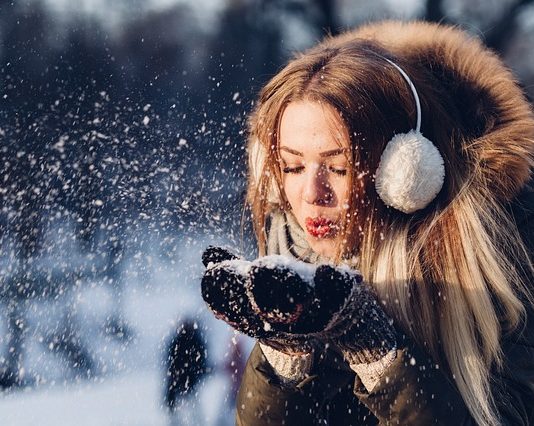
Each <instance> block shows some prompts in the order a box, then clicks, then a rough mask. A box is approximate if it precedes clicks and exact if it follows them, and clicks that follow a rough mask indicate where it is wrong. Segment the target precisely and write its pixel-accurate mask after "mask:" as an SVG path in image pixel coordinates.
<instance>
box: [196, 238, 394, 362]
mask: <svg viewBox="0 0 534 426" xmlns="http://www.w3.org/2000/svg"><path fill="white" fill-rule="evenodd" d="M221 250H223V249H216V248H208V250H206V253H213V252H217V253H218V255H217V256H213V255H212V256H207V255H206V253H205V255H204V256H203V259H207V258H208V257H209V258H216V259H217V262H216V263H210V262H207V261H204V263H205V265H206V266H207V269H206V272H205V274H204V277H203V279H202V295H203V297H204V300H205V301H206V302H207V303H208V306H209V307H210V308H211V310H212V311H213V312H214V313H215V315H216V316H217V317H218V318H221V319H223V320H224V321H226V322H227V323H228V324H230V325H231V326H233V327H234V328H235V329H237V330H239V331H241V332H243V333H245V334H247V335H249V336H251V337H255V338H258V339H260V341H262V343H266V344H269V345H270V346H273V347H275V348H277V349H279V350H282V351H284V352H288V351H289V352H292V351H294V352H299V351H306V350H310V344H312V342H313V341H314V340H315V339H317V340H320V341H323V343H329V344H333V345H334V346H335V347H337V348H338V349H339V350H340V351H341V352H342V353H343V355H344V356H345V358H346V359H347V360H348V361H349V362H350V363H351V364H359V363H369V362H374V361H377V360H379V359H380V358H381V357H383V356H384V355H386V354H387V353H388V352H390V351H392V350H393V349H394V348H395V344H396V343H395V335H394V330H393V327H392V325H391V321H390V320H389V319H388V317H387V316H386V314H385V313H384V311H383V310H382V309H381V307H380V306H379V305H378V303H377V301H376V298H375V297H374V295H373V293H372V292H371V290H370V289H369V287H368V286H367V285H365V284H364V283H363V282H362V281H363V280H362V276H361V274H360V273H359V272H357V271H354V270H351V269H349V268H347V267H333V266H330V265H320V266H318V267H316V266H314V265H310V264H307V263H304V262H300V261H292V260H289V259H287V258H286V257H283V256H266V257H262V258H259V259H257V260H255V261H254V262H248V261H245V260H242V259H238V258H237V257H236V256H234V255H232V254H231V253H230V252H227V251H221ZM221 253H226V254H225V255H222V256H221V255H220V254H221ZM284 349H285V350H284Z"/></svg>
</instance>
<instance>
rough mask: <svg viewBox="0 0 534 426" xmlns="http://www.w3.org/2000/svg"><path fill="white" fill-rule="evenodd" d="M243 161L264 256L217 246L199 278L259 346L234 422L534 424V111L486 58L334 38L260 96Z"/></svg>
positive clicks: (360, 35)
mask: <svg viewBox="0 0 534 426" xmlns="http://www.w3.org/2000/svg"><path fill="white" fill-rule="evenodd" d="M423 135H424V136H423ZM249 160H250V179H249V197H248V201H249V204H250V206H251V209H252V217H253V220H254V225H255V231H256V235H257V238H258V242H259V250H260V254H261V255H262V257H260V258H259V259H257V260H255V261H253V262H248V261H245V260H242V259H239V258H237V257H236V256H234V255H232V254H231V253H229V252H227V251H225V250H223V249H217V248H209V249H208V250H207V251H206V253H205V255H204V259H203V260H204V263H205V264H206V265H207V266H208V268H207V270H206V273H205V275H204V278H203V281H202V290H203V296H204V299H205V300H206V302H207V303H208V305H209V306H210V308H211V309H212V310H213V311H214V312H215V314H216V315H217V316H218V317H219V318H222V319H223V320H225V321H226V322H228V323H229V324H230V325H232V326H233V327H234V328H236V329H238V330H240V331H242V332H244V333H246V334H248V335H249V336H252V337H255V338H257V339H258V340H259V344H258V345H256V347H255V348H254V350H253V352H252V354H251V356H250V358H249V362H248V365H247V368H246V371H245V375H244V378H243V381H242V384H241V389H240V393H239V397H238V402H237V423H238V424H239V425H264V424H273V425H279V424H288V425H291V424H331V425H356V424H377V423H380V424H390V423H391V424H402V425H428V424H447V425H449V424H480V425H497V424H514V425H515V424H521V425H526V424H533V423H534V325H533V323H534V314H533V301H534V298H533V292H532V287H531V286H532V282H533V276H534V274H533V266H532V260H531V259H532V232H533V231H532V229H533V228H534V227H533V226H532V224H530V223H529V220H530V218H531V217H532V211H533V209H534V196H533V195H532V189H531V182H530V180H531V173H532V165H533V164H534V116H533V113H532V110H531V107H530V105H529V104H528V102H527V101H526V100H525V97H524V95H523V94H522V92H521V90H520V89H519V88H518V86H517V85H516V84H515V82H514V79H513V77H512V75H511V74H510V72H509V71H508V70H507V69H506V68H505V67H504V65H503V64H502V63H501V62H500V60H499V59H498V58H497V57H496V56H495V55H494V54H493V53H491V52H490V51H489V50H487V49H485V48H484V47H483V46H482V45H481V43H480V42H479V41H477V40H475V39H473V38H471V37H469V36H468V35H466V34H465V33H463V32H462V31H460V30H458V29H455V28H450V27H446V26H441V25H436V24H429V23H421V22H414V23H400V22H383V23H375V24H370V25H368V26H364V27H362V28H359V29H358V30H356V31H354V32H350V33H347V34H344V35H341V36H338V37H334V38H327V39H326V40H325V41H323V42H322V43H321V44H319V45H318V46H316V47H314V48H312V49H311V50H309V51H307V52H305V53H304V54H303V55H301V56H298V57H297V58H295V59H294V60H293V61H291V62H290V63H289V64H288V65H287V66H286V67H285V68H284V69H283V70H282V71H280V72H279V73H278V75H276V76H275V77H274V78H273V79H272V80H271V81H270V82H269V83H268V84H267V85H266V87H265V88H264V89H263V91H262V92H261V94H260V98H259V102H258V104H257V107H256V110H255V111H254V113H253V114H252V117H251V131H250V139H249ZM264 255H269V256H266V257H264ZM272 255H282V256H272ZM356 270H358V271H359V272H356Z"/></svg>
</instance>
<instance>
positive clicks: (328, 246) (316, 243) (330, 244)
mask: <svg viewBox="0 0 534 426" xmlns="http://www.w3.org/2000/svg"><path fill="white" fill-rule="evenodd" d="M308 244H309V245H310V247H311V249H312V250H313V251H314V252H315V253H317V254H319V255H321V256H323V257H328V258H330V259H332V258H333V257H334V256H335V255H336V244H335V241H334V240H333V239H330V238H322V239H319V238H313V237H308Z"/></svg>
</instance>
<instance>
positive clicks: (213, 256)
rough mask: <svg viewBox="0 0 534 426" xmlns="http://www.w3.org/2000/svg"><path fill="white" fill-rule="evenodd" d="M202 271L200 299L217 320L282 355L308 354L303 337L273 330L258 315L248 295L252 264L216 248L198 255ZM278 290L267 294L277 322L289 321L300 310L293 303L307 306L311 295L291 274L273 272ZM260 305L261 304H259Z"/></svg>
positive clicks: (300, 280) (308, 344)
mask: <svg viewBox="0 0 534 426" xmlns="http://www.w3.org/2000/svg"><path fill="white" fill-rule="evenodd" d="M202 261H203V263H204V265H205V266H206V271H205V272H204V276H203V277H202V282H201V290H202V297H203V299H204V301H205V302H206V303H207V305H208V307H209V308H210V309H211V311H212V312H213V313H214V314H215V316H216V317H217V318H219V319H222V320H223V321H225V322H226V323H227V324H229V325H230V326H232V327H233V328H234V329H236V330H238V331H240V332H241V333H244V334H246V335H248V336H251V337H254V338H256V339H259V340H260V342H261V343H263V344H264V345H267V346H270V347H272V348H275V349H276V350H279V351H281V352H284V353H306V352H310V351H311V343H310V342H309V339H308V337H307V336H302V335H294V334H290V333H287V332H286V331H284V330H274V329H273V328H272V327H271V326H270V324H269V323H268V322H267V321H265V320H264V319H263V318H262V317H260V316H259V315H258V312H259V311H258V307H257V305H256V304H254V305H253V302H252V300H251V298H250V296H251V286H252V280H251V271H252V268H253V262H249V261H246V260H244V259H241V258H238V257H237V256H235V255H234V254H232V253H230V252H229V251H227V250H225V249H222V248H220V247H212V246H210V247H208V248H207V249H206V251H205V252H204V254H203V255H202ZM274 274H275V278H273V280H274V281H269V282H276V283H277V284H278V287H277V288H276V291H275V292H274V293H272V292H271V293H269V294H270V295H271V298H269V300H264V299H261V298H260V299H261V301H262V302H266V303H267V304H268V308H269V309H270V312H271V313H272V314H273V313H275V312H277V313H278V312H279V313H280V314H281V315H282V316H281V317H278V314H274V315H275V316H277V318H278V320H282V321H283V320H286V319H287V318H289V319H290V320H292V319H293V318H294V317H295V315H298V312H301V310H302V309H303V307H302V306H301V305H297V304H296V303H295V302H296V301H299V302H303V303H304V302H305V303H306V304H307V305H310V304H311V297H312V294H311V292H310V288H309V286H308V285H307V284H306V283H305V282H304V281H303V280H302V279H301V278H300V276H299V275H298V274H296V273H294V272H293V271H289V273H288V274H286V273H284V272H282V271H274ZM262 306H263V305H262Z"/></svg>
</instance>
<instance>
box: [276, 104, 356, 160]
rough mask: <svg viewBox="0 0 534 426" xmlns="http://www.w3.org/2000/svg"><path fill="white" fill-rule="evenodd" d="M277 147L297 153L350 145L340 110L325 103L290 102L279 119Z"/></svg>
mask: <svg viewBox="0 0 534 426" xmlns="http://www.w3.org/2000/svg"><path fill="white" fill-rule="evenodd" d="M280 146H286V147H289V148H292V149H295V150H297V151H300V152H315V151H317V152H321V151H325V150H331V149H336V148H339V147H343V148H347V147H348V146H349V137H348V131H347V129H346V127H345V125H344V123H343V121H342V119H341V117H340V115H339V113H338V112H337V111H336V110H335V109H334V108H333V107H332V106H331V105H329V104H327V103H319V102H313V101H308V100H305V101H295V102H290V103H289V104H288V105H287V107H286V109H285V110H284V113H283V114H282V118H281V121H280Z"/></svg>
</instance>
